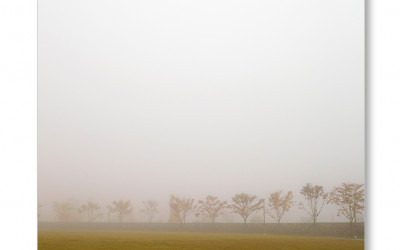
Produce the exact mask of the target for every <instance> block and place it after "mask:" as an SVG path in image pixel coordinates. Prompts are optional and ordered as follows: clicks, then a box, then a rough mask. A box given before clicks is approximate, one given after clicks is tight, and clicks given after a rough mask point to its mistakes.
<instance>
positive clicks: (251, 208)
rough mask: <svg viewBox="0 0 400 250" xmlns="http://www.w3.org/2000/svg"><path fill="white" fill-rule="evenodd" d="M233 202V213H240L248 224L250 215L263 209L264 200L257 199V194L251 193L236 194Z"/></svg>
mask: <svg viewBox="0 0 400 250" xmlns="http://www.w3.org/2000/svg"><path fill="white" fill-rule="evenodd" d="M232 201H233V204H231V205H230V206H229V208H231V209H232V212H233V213H236V214H238V215H240V216H241V217H242V218H243V221H244V223H245V224H247V219H248V218H249V216H250V215H251V214H252V213H254V212H256V211H258V210H260V209H262V204H263V200H262V199H260V200H258V199H257V196H256V195H250V194H245V193H241V194H235V195H234V196H233V197H232Z"/></svg>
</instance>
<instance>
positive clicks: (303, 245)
mask: <svg viewBox="0 0 400 250" xmlns="http://www.w3.org/2000/svg"><path fill="white" fill-rule="evenodd" d="M38 246H39V249H74V250H78V249H281V250H289V249H307V250H313V249H351V250H352V249H364V241H361V240H352V239H334V238H322V237H305V236H292V235H262V234H220V233H171V232H132V231H85V230H75V231H67V230H52V231H49V230H39V238H38Z"/></svg>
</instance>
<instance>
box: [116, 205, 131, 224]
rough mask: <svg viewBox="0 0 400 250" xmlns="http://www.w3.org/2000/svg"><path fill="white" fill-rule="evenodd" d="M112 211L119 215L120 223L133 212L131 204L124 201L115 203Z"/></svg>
mask: <svg viewBox="0 0 400 250" xmlns="http://www.w3.org/2000/svg"><path fill="white" fill-rule="evenodd" d="M112 211H113V212H115V213H116V214H117V217H118V221H119V223H121V222H122V221H123V220H124V218H125V217H126V216H128V215H130V214H131V212H132V206H131V202H130V201H123V200H119V201H113V207H112Z"/></svg>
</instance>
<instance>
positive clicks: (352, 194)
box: [329, 183, 365, 236]
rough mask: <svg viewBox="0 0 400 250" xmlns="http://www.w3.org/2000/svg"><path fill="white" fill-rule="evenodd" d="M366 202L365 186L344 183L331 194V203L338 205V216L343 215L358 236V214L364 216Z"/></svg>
mask: <svg viewBox="0 0 400 250" xmlns="http://www.w3.org/2000/svg"><path fill="white" fill-rule="evenodd" d="M364 201H365V190H364V184H356V183H342V185H341V186H339V187H334V189H333V190H332V191H331V192H330V193H329V203H333V204H335V205H337V206H338V207H339V208H338V213H337V216H340V215H343V216H345V217H346V218H347V219H348V220H349V222H350V228H351V231H352V232H353V224H355V226H354V235H355V236H356V235H357V214H363V211H364Z"/></svg>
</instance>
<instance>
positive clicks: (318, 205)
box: [299, 183, 328, 224]
mask: <svg viewBox="0 0 400 250" xmlns="http://www.w3.org/2000/svg"><path fill="white" fill-rule="evenodd" d="M300 193H301V194H302V195H303V196H304V199H305V200H306V202H307V206H305V205H304V203H303V202H300V203H299V208H300V209H303V210H304V211H306V212H307V213H308V214H309V215H310V216H311V218H312V220H313V223H314V224H315V223H316V222H317V217H318V215H319V214H320V213H321V211H322V209H323V208H324V206H325V201H326V200H327V198H328V194H327V193H325V192H324V188H323V187H322V186H318V185H315V186H313V185H311V183H307V184H306V185H304V186H303V188H302V189H301V191H300Z"/></svg>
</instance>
